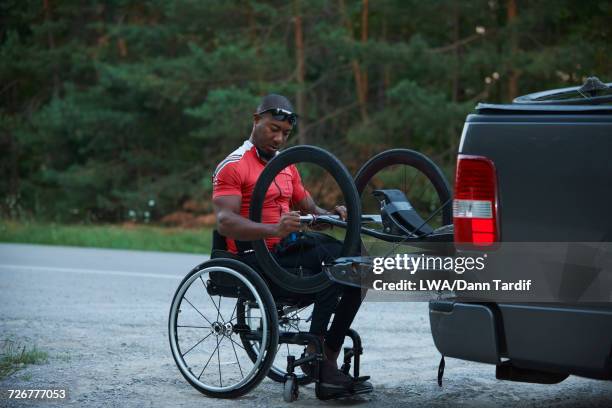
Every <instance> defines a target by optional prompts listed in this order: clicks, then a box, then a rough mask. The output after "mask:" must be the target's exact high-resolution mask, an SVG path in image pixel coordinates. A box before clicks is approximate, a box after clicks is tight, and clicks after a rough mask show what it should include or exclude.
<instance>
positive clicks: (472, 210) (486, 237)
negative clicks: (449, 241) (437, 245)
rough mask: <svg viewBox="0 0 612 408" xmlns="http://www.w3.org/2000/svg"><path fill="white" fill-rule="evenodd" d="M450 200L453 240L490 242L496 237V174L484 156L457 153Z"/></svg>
mask: <svg viewBox="0 0 612 408" xmlns="http://www.w3.org/2000/svg"><path fill="white" fill-rule="evenodd" d="M456 176H457V178H456V181H455V199H454V200H453V223H454V224H455V242H456V243H466V244H473V245H478V246H490V245H493V244H494V243H495V242H497V241H498V239H499V237H498V233H499V226H498V225H497V175H496V172H495V165H494V164H493V162H492V161H491V160H489V159H487V158H486V157H481V156H467V155H462V154H460V155H459V158H458V160H457V175H456Z"/></svg>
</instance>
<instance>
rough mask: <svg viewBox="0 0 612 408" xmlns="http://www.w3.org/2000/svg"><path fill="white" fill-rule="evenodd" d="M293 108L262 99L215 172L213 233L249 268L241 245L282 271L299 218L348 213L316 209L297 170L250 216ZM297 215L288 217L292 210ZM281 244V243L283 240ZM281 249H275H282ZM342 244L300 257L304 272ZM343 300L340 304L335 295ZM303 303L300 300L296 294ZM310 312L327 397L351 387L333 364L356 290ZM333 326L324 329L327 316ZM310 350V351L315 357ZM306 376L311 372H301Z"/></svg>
mask: <svg viewBox="0 0 612 408" xmlns="http://www.w3.org/2000/svg"><path fill="white" fill-rule="evenodd" d="M293 112H294V111H293V106H292V105H291V103H290V102H289V100H287V98H285V97H284V96H281V95H276V94H271V95H267V96H265V97H264V98H263V99H262V100H261V103H260V105H259V106H258V108H257V111H256V112H255V114H254V115H253V129H252V131H251V136H250V138H249V140H247V141H245V142H244V143H243V145H242V146H241V147H239V148H238V149H236V150H235V151H234V152H232V153H231V154H230V155H229V156H227V158H226V159H225V160H223V161H222V162H221V163H220V164H219V165H218V166H217V168H216V170H215V173H214V175H213V205H214V208H215V214H216V217H217V231H218V232H219V233H220V234H221V235H223V236H225V237H226V243H227V249H228V250H229V251H230V252H232V253H234V254H236V255H238V257H239V258H240V259H241V260H242V261H243V262H245V263H246V264H248V265H250V266H252V267H253V268H254V269H255V270H259V269H260V268H259V265H258V263H257V260H256V258H255V255H254V253H253V252H252V251H248V250H246V251H245V248H244V244H245V242H244V241H253V240H259V239H265V241H266V245H267V246H268V248H270V251H271V252H272V253H273V254H275V256H276V257H277V259H278V261H279V263H280V264H281V265H283V266H292V265H295V263H294V262H295V258H294V257H295V254H290V253H286V252H287V251H285V252H283V251H282V249H281V248H282V247H286V245H285V244H286V243H287V238H286V237H288V236H289V235H290V234H292V233H294V232H297V231H299V230H300V219H299V215H300V212H302V213H305V214H317V215H321V214H338V215H339V216H340V217H341V218H343V219H345V218H346V215H347V214H346V208H345V207H344V206H336V207H335V208H334V209H333V210H332V211H327V210H324V209H322V208H320V207H318V206H317V205H316V204H315V202H314V200H313V199H312V197H311V196H310V194H309V193H308V191H306V189H305V188H304V186H303V185H302V181H301V178H300V175H299V172H298V170H297V168H296V167H295V166H289V167H287V168H286V169H284V170H283V171H281V172H280V173H279V174H278V175H277V176H276V178H275V179H274V182H273V183H272V186H271V187H270V189H269V190H268V192H267V194H266V197H265V201H264V205H263V210H262V221H263V222H262V223H256V222H253V221H251V220H250V219H249V218H248V214H249V206H250V200H251V195H252V192H253V189H254V187H255V183H256V182H257V179H258V178H259V175H260V174H261V172H262V171H263V169H264V167H265V165H266V163H267V162H268V161H269V160H270V159H272V158H273V157H274V156H275V155H276V154H277V153H278V151H279V150H280V149H281V147H283V145H284V144H285V143H286V142H287V138H288V137H289V135H290V133H291V131H292V130H293V127H294V126H295V125H296V122H297V115H296V114H295V113H293ZM292 204H293V206H294V208H295V209H297V210H298V211H291V205H292ZM283 238H285V239H284V240H283ZM281 240H282V241H281ZM279 244H280V245H279ZM340 248H341V244H340V243H339V242H338V241H337V240H334V239H329V240H325V242H320V243H319V245H317V246H315V247H314V248H311V249H310V251H312V254H308V253H302V254H301V255H302V259H301V261H300V262H301V264H302V266H304V267H306V268H308V269H313V270H315V272H319V271H320V268H321V258H320V256H319V255H321V254H324V255H325V258H326V259H325V260H331V259H332V258H335V257H338V255H339V253H340ZM268 284H269V286H270V289H271V291H272V294H273V295H274V296H275V297H277V296H278V295H282V293H283V290H282V289H281V288H280V287H278V286H276V285H274V284H273V283H272V282H268ZM339 295H341V298H340V302H339V303H338V296H339ZM294 296H297V297H300V296H299V295H295V294H294ZM311 300H313V301H314V309H313V316H312V323H311V326H310V332H311V333H313V334H315V335H317V336H319V337H320V338H321V339H322V340H323V344H324V355H325V359H324V361H323V363H322V364H321V388H322V390H323V393H324V394H325V395H326V396H328V397H333V396H334V395H341V394H346V393H347V392H350V391H351V390H352V389H354V382H353V379H352V378H351V377H350V376H348V375H346V374H344V373H343V372H342V371H340V370H339V369H338V366H337V358H338V354H339V352H340V348H341V347H342V343H343V342H344V336H345V334H346V332H347V330H348V329H349V328H350V325H351V323H352V322H353V319H354V317H355V314H356V313H357V311H358V310H359V306H360V305H361V291H360V289H359V288H353V287H348V286H340V285H337V284H335V285H332V286H331V287H330V288H329V289H327V290H325V291H322V292H320V293H317V294H315V295H312V296H311ZM334 312H335V317H334V320H333V322H332V324H331V326H330V328H329V330H327V326H328V323H329V320H330V318H331V315H332V313H334ZM313 351H314V348H313V347H312V345H310V346H309V347H307V350H306V351H305V352H306V353H307V352H313ZM302 369H303V371H304V372H305V373H306V374H310V372H311V370H312V368H311V367H308V366H302Z"/></svg>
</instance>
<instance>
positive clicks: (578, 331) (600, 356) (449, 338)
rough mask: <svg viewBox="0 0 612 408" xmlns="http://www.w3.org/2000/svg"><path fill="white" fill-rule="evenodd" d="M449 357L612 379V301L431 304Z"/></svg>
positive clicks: (436, 334)
mask: <svg viewBox="0 0 612 408" xmlns="http://www.w3.org/2000/svg"><path fill="white" fill-rule="evenodd" d="M429 317H430V324H431V332H432V335H433V339H434V343H435V345H436V347H437V349H438V350H439V351H440V353H442V354H443V355H445V356H448V357H455V358H459V359H463V360H469V361H477V362H482V363H489V364H496V365H500V364H501V360H502V358H504V360H507V361H506V362H505V363H504V364H511V365H512V366H514V367H517V368H522V369H530V370H540V371H546V372H551V373H565V374H575V375H580V376H584V377H589V378H599V379H612V304H600V305H553V304H496V303H491V304H478V303H464V302H459V301H456V300H435V301H431V302H430V303H429Z"/></svg>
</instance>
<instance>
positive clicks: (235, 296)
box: [168, 146, 452, 402]
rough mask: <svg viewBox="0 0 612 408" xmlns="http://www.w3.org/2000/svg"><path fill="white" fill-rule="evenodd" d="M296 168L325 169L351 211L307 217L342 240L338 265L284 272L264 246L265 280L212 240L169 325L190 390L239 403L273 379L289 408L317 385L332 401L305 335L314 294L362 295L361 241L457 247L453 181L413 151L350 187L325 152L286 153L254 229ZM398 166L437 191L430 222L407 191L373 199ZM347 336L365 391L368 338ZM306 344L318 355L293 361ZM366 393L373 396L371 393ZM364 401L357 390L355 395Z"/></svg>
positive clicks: (265, 179) (255, 203)
mask: <svg viewBox="0 0 612 408" xmlns="http://www.w3.org/2000/svg"><path fill="white" fill-rule="evenodd" d="M297 163H313V164H316V165H317V166H320V167H322V168H323V169H324V170H326V171H327V172H328V173H329V175H331V177H332V178H333V180H334V181H335V182H336V183H337V185H338V187H339V189H340V190H341V193H342V199H343V200H342V202H344V203H345V205H346V208H347V218H346V220H341V219H339V217H338V216H332V215H325V216H318V217H315V216H312V215H305V216H302V217H301V222H302V223H303V225H304V226H305V227H307V226H313V225H321V224H327V225H329V226H335V227H339V229H340V230H342V231H343V232H344V235H343V237H342V241H341V243H342V249H341V252H340V257H339V258H336V259H333V260H331V261H329V262H327V263H324V264H323V265H322V268H321V271H311V270H308V269H307V268H303V267H302V265H297V264H296V265H293V266H292V267H287V265H285V266H281V265H280V264H279V262H278V261H277V259H276V258H275V257H274V256H273V254H272V253H271V252H270V250H269V249H268V247H267V246H266V244H265V242H264V240H258V241H253V242H252V243H251V245H252V250H253V251H254V253H255V256H256V258H257V261H258V263H259V265H260V266H261V270H262V272H263V273H262V274H259V273H258V272H256V271H255V270H253V269H252V268H251V267H249V266H248V265H247V264H245V263H244V262H241V261H240V260H239V258H238V257H236V256H235V255H234V254H232V253H230V252H227V251H226V249H225V247H224V244H225V241H224V239H222V237H220V236H219V235H218V234H217V233H216V232H215V233H213V250H212V253H211V259H210V260H208V261H206V262H203V263H202V264H200V265H198V266H196V267H195V268H193V269H192V270H191V271H190V272H189V273H188V274H187V275H186V276H185V278H184V279H183V280H182V281H181V283H180V284H179V286H178V288H177V290H176V292H175V294H174V298H173V300H172V303H171V307H170V315H169V321H168V332H169V341H170V348H171V351H172V355H173V358H174V360H175V362H176V364H177V367H178V368H179V371H180V372H181V374H182V375H183V377H184V378H185V379H186V380H187V382H189V383H190V384H191V385H192V386H193V387H194V388H196V389H197V390H198V391H200V392H202V393H204V394H206V395H208V396H211V397H217V398H235V397H239V396H241V395H244V394H246V393H248V392H249V391H250V390H252V389H253V388H255V387H256V386H257V385H258V384H259V383H260V382H261V381H262V380H263V379H264V378H265V377H266V376H268V377H269V378H271V379H272V380H274V381H277V382H282V383H283V384H284V389H283V398H284V399H285V401H288V402H291V401H294V400H296V399H297V398H298V395H299V385H304V384H308V383H310V382H314V383H315V394H316V395H317V397H319V398H321V399H325V398H326V397H325V396H324V395H323V394H322V392H321V389H320V386H319V384H320V382H319V362H320V361H322V359H323V350H322V344H321V341H320V340H319V338H318V337H316V336H314V335H311V334H309V333H307V332H306V331H305V329H306V327H304V326H305V323H307V322H308V318H307V317H306V314H307V308H308V307H309V305H310V303H312V295H313V294H314V293H317V292H318V291H321V290H323V289H325V288H327V287H328V286H329V285H331V284H332V283H333V282H334V281H335V282H340V283H342V284H350V285H355V286H359V281H358V280H357V281H355V280H353V281H351V280H350V279H349V280H347V279H345V276H346V275H347V274H350V273H351V271H352V272H354V271H355V270H356V265H357V266H360V267H361V269H367V267H368V265H370V264H371V262H370V259H369V257H368V256H367V255H368V254H364V252H367V251H365V250H364V239H363V236H368V237H372V238H374V239H376V240H381V241H384V242H387V243H393V244H394V245H400V244H405V243H409V244H412V245H423V244H426V243H428V242H447V241H451V240H452V226H451V225H450V224H451V208H450V205H449V203H450V189H449V186H448V182H447V181H446V179H445V177H444V175H443V173H442V171H441V170H440V168H439V167H438V166H436V164H435V163H434V162H433V161H431V160H430V159H429V158H427V157H426V156H424V155H422V154H420V153H418V152H415V151H412V150H407V149H394V150H389V151H386V152H383V153H380V154H378V155H376V156H374V157H373V158H371V159H370V160H369V161H368V162H366V163H365V164H364V165H363V166H362V168H361V169H360V170H359V172H358V173H357V175H356V177H355V179H353V178H352V177H351V175H350V174H349V172H348V170H347V169H346V167H345V166H344V165H343V164H342V163H341V162H340V161H339V160H338V159H336V158H335V157H334V156H333V155H331V154H330V153H328V152H327V151H325V150H323V149H320V148H317V147H313V146H296V147H292V148H289V149H287V150H285V151H283V152H282V153H280V154H278V155H277V156H276V157H275V158H274V159H272V160H271V161H270V162H269V163H268V164H267V165H266V168H265V169H264V171H263V172H262V174H261V175H260V177H259V179H258V181H257V183H256V185H255V189H254V191H253V195H252V199H251V207H250V214H249V215H250V218H251V219H252V220H253V221H256V222H261V220H262V218H261V215H262V209H263V203H264V197H265V195H266V192H267V191H268V188H269V187H270V186H271V185H272V183H273V182H274V180H275V178H276V176H277V175H278V174H279V173H280V172H281V171H282V170H283V169H284V168H286V167H287V166H289V165H294V164H297ZM395 165H402V166H407V167H408V168H411V169H415V170H416V172H417V173H419V174H421V175H422V176H424V177H425V179H426V180H427V181H428V182H429V183H430V185H431V186H433V190H434V191H435V193H434V195H435V196H436V199H437V201H438V203H437V205H435V206H434V207H435V208H434V209H433V211H431V215H430V216H429V217H425V218H423V217H422V216H421V215H420V214H419V213H418V211H416V210H415V209H414V207H413V206H412V205H411V203H410V201H409V200H408V198H407V197H406V194H405V193H404V192H402V191H401V189H374V190H373V191H372V192H371V194H368V193H367V192H366V191H367V186H368V184H369V183H370V182H371V181H372V180H373V179H374V178H375V176H376V175H377V174H379V173H380V172H381V171H383V170H384V169H386V168H388V167H390V166H395ZM364 194H368V195H372V196H374V197H375V198H376V200H377V206H378V208H377V209H378V212H377V213H374V214H368V215H362V204H361V197H362V196H363V195H364ZM435 216H438V217H440V218H441V224H442V226H441V227H440V228H433V227H432V226H431V225H430V223H431V220H432V219H433V218H434V217H435ZM297 239H298V240H299V236H298V238H297ZM357 269H359V268H357ZM270 285H277V286H278V287H280V288H282V289H283V290H284V291H286V293H287V296H276V297H273V296H272V293H271V291H270ZM346 336H347V337H349V338H350V339H351V343H352V345H351V347H345V348H344V355H343V365H342V370H343V371H344V372H345V373H347V374H348V373H349V372H351V368H352V375H353V377H354V379H355V383H356V384H359V383H363V381H365V380H367V379H368V378H369V377H362V376H360V356H361V355H362V353H363V347H362V344H361V338H360V336H359V334H358V333H357V332H356V331H354V330H352V329H351V330H349V331H348V332H347V333H346ZM308 343H312V344H314V345H315V349H316V352H315V353H314V354H310V355H307V356H305V357H301V358H296V357H295V354H297V352H296V348H301V347H303V346H306V345H307V344H308ZM285 350H286V351H285ZM278 355H282V357H283V358H278V357H277V356H278ZM215 360H216V361H215ZM215 363H216V364H215ZM310 363H311V364H313V365H314V370H313V371H314V373H313V375H312V377H308V376H306V375H304V374H303V373H301V372H300V370H299V368H300V367H301V366H302V365H304V364H310ZM207 370H208V371H207ZM362 391H363V392H368V390H367V389H364V390H362ZM359 392H361V391H359V389H358V387H357V389H356V392H353V393H350V395H354V394H355V393H359ZM340 396H343V395H340ZM335 397H338V396H335Z"/></svg>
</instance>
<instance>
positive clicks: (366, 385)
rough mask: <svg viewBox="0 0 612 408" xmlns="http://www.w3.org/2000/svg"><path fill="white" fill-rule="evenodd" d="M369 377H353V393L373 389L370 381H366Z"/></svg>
mask: <svg viewBox="0 0 612 408" xmlns="http://www.w3.org/2000/svg"><path fill="white" fill-rule="evenodd" d="M368 378H370V377H359V378H356V379H355V382H354V384H353V394H355V395H358V394H368V393H370V392H372V391H374V386H373V385H372V383H371V382H369V381H367V379H368Z"/></svg>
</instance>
